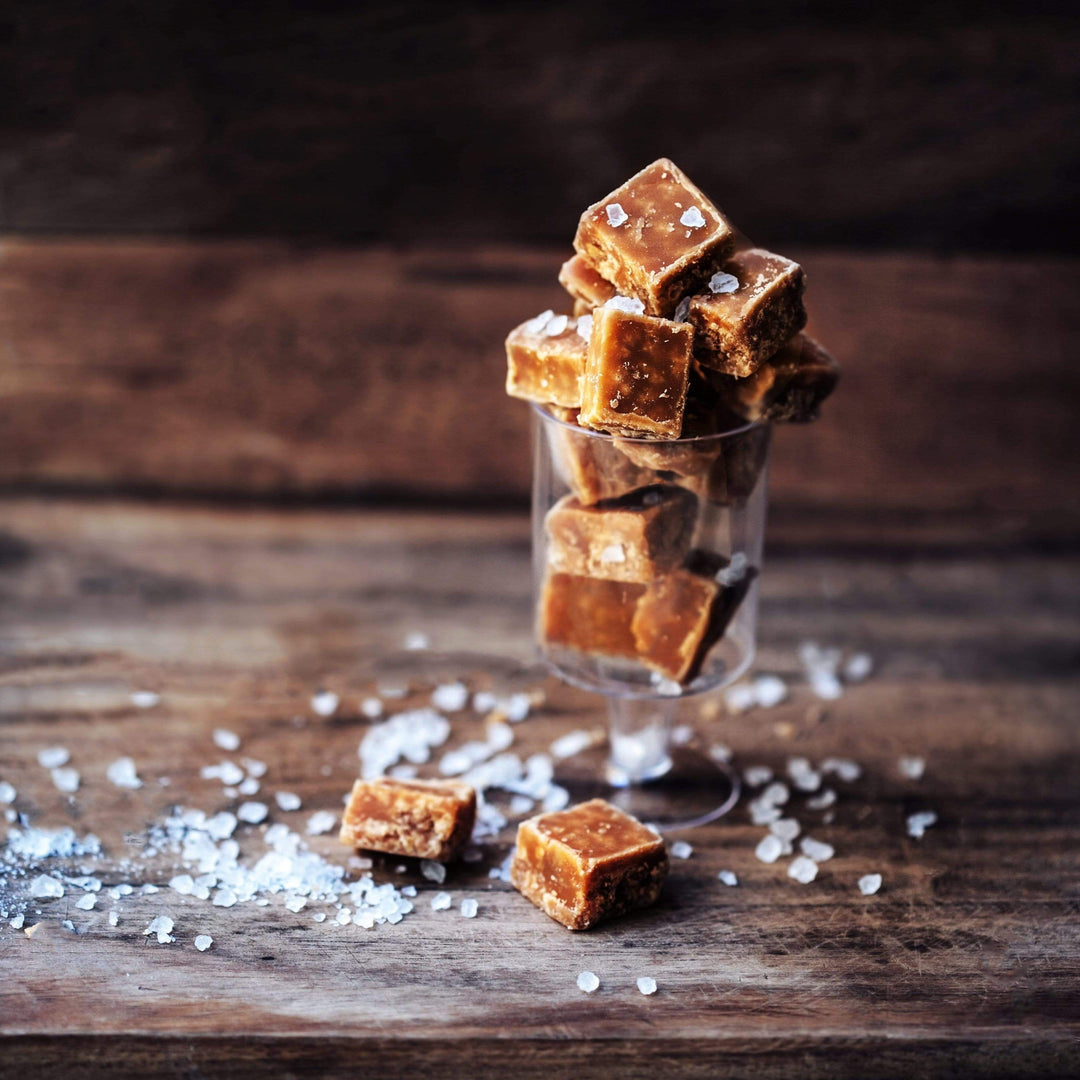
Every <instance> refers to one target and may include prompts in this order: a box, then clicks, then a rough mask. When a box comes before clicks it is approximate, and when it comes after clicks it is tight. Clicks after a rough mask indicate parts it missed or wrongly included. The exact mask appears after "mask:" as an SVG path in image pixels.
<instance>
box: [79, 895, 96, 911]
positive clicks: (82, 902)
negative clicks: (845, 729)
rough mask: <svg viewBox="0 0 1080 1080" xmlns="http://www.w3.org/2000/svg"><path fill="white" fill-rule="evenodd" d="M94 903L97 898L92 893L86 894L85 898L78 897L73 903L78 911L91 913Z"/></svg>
mask: <svg viewBox="0 0 1080 1080" xmlns="http://www.w3.org/2000/svg"><path fill="white" fill-rule="evenodd" d="M96 903H97V897H96V896H95V895H94V894H93V893H86V895H85V896H80V897H79V899H78V900H76V901H75V906H76V907H77V908H78V909H79V910H80V911H92V910H93V908H94V905H95V904H96Z"/></svg>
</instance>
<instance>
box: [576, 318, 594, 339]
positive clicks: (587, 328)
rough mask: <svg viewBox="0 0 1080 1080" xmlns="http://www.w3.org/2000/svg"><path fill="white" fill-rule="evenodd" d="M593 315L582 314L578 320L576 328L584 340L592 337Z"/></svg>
mask: <svg viewBox="0 0 1080 1080" xmlns="http://www.w3.org/2000/svg"><path fill="white" fill-rule="evenodd" d="M592 326H593V317H592V316H591V315H582V316H581V317H580V318H579V319H578V320H577V324H576V327H575V329H576V330H577V335H578V337H579V338H582V339H583V340H584V341H588V340H589V338H591V337H592Z"/></svg>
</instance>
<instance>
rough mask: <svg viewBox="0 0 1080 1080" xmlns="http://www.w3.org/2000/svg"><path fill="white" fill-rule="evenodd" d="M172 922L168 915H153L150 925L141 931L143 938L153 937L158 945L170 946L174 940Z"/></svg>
mask: <svg viewBox="0 0 1080 1080" xmlns="http://www.w3.org/2000/svg"><path fill="white" fill-rule="evenodd" d="M172 930H173V921H172V919H170V918H169V916H168V915H155V916H154V918H152V919H151V920H150V925H149V926H148V927H147V928H146V929H145V930H144V931H143V936H144V937H150V936H151V935H154V936H156V937H157V940H158V944H159V945H171V944H172V943H173V942H174V941H176V938H174V937H173V936H172Z"/></svg>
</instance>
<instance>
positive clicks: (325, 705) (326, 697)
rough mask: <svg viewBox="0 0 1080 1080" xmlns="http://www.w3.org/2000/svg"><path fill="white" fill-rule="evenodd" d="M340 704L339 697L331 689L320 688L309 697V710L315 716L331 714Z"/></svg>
mask: <svg viewBox="0 0 1080 1080" xmlns="http://www.w3.org/2000/svg"><path fill="white" fill-rule="evenodd" d="M340 704H341V698H340V697H338V695H337V694H335V693H334V691H333V690H320V691H319V692H318V693H317V694H315V695H314V696H313V697H312V699H311V711H312V712H313V713H315V715H316V716H333V715H334V713H336V712H337V710H338V705H340Z"/></svg>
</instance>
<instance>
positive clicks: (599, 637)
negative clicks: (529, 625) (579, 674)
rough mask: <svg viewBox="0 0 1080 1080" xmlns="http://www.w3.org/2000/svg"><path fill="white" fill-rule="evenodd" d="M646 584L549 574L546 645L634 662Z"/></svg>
mask: <svg viewBox="0 0 1080 1080" xmlns="http://www.w3.org/2000/svg"><path fill="white" fill-rule="evenodd" d="M644 591H645V586H644V585H639V584H636V583H634V582H629V581H611V580H610V579H603V578H591V577H581V576H580V575H578V574H560V573H557V572H549V573H548V575H547V578H546V579H545V581H544V586H543V588H542V589H541V591H540V627H539V636H540V640H541V641H542V642H543V643H544V644H545V645H549V646H550V645H559V646H562V647H563V648H566V649H574V650H575V651H577V652H581V653H590V654H593V655H599V656H613V657H619V658H620V659H624V660H625V659H630V660H632V659H634V657H635V656H637V645H636V644H635V643H634V633H633V631H632V630H631V629H630V624H631V623H632V622H633V619H634V612H635V611H636V610H637V602H638V600H639V599H640V597H641V594H642V593H643V592H644Z"/></svg>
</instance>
